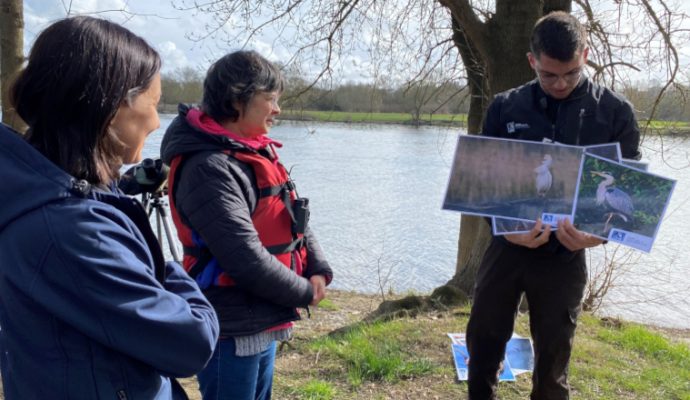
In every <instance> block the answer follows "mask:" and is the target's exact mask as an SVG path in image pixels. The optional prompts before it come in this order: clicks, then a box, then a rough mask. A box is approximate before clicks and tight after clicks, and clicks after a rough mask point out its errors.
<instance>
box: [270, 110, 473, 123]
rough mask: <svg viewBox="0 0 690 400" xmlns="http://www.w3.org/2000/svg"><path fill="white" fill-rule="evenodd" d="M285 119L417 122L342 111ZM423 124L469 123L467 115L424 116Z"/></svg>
mask: <svg viewBox="0 0 690 400" xmlns="http://www.w3.org/2000/svg"><path fill="white" fill-rule="evenodd" d="M281 117H282V118H284V119H293V118H294V119H301V120H310V121H312V120H313V121H320V122H366V123H384V124H385V123H389V124H413V123H414V122H415V121H414V120H413V118H412V115H411V114H409V113H366V112H341V111H308V110H283V111H282V113H281ZM420 122H421V123H422V124H433V125H452V126H463V125H464V124H465V123H466V122H467V115H465V114H434V115H432V116H429V114H423V115H421V116H420Z"/></svg>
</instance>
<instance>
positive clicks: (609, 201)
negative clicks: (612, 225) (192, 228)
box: [592, 171, 635, 231]
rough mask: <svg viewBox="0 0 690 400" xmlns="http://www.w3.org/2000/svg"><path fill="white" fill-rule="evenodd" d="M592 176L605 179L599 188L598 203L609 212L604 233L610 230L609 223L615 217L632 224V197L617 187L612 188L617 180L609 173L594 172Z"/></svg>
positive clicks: (633, 209)
mask: <svg viewBox="0 0 690 400" xmlns="http://www.w3.org/2000/svg"><path fill="white" fill-rule="evenodd" d="M592 175H596V176H600V177H602V178H604V180H603V181H601V182H600V183H599V186H597V197H596V203H597V205H598V206H603V207H605V208H606V210H607V211H608V212H607V213H606V214H604V216H607V219H606V222H605V223H604V231H607V230H608V226H609V222H611V219H612V218H613V217H614V216H618V217H620V218H621V219H622V220H623V221H624V222H630V221H632V218H633V211H635V208H634V206H633V201H632V198H631V197H630V195H628V194H627V193H625V192H624V191H622V190H621V189H619V188H617V187H611V186H612V185H613V184H614V182H615V181H616V179H615V178H614V177H613V176H612V175H611V174H610V173H608V172H603V171H602V172H599V171H592Z"/></svg>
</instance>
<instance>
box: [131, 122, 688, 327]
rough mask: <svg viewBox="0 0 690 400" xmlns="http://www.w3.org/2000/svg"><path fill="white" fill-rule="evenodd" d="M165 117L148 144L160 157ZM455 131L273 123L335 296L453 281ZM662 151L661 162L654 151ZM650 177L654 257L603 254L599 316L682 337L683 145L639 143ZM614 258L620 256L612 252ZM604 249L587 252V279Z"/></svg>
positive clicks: (422, 289) (149, 153)
mask: <svg viewBox="0 0 690 400" xmlns="http://www.w3.org/2000/svg"><path fill="white" fill-rule="evenodd" d="M171 118H172V116H171V115H162V116H161V128H160V129H159V130H158V131H156V132H154V133H153V134H152V135H151V137H150V138H149V139H148V141H147V144H146V147H145V149H144V157H157V156H158V153H159V148H160V140H161V138H162V135H163V132H164V129H165V128H166V127H167V125H168V124H169V123H170V121H171ZM458 134H461V132H460V130H459V129H450V128H439V127H420V128H414V127H407V126H400V125H373V124H372V125H364V124H344V123H304V122H290V121H282V122H281V123H280V124H279V125H277V126H275V127H274V128H273V130H272V131H271V136H272V137H273V138H275V139H277V140H279V141H281V142H282V143H283V144H284V147H283V148H282V149H280V150H279V154H280V157H281V160H282V161H283V163H284V164H285V166H286V167H287V168H288V169H289V170H291V175H292V177H293V179H294V180H295V182H296V184H297V189H298V192H299V194H300V195H301V196H303V197H308V198H309V199H310V207H311V220H310V224H311V227H312V229H313V230H314V231H315V233H316V235H317V237H318V239H319V241H320V243H321V246H322V247H323V249H324V251H325V252H326V254H327V256H328V259H329V261H330V263H331V266H332V268H333V270H334V273H335V279H334V281H333V283H332V287H334V288H338V289H345V290H354V291H360V292H367V293H376V292H381V291H383V292H384V293H387V292H389V291H394V292H396V293H406V292H415V293H428V292H430V291H431V290H432V289H433V288H435V287H437V286H439V285H442V284H443V283H445V282H447V281H448V280H449V279H450V278H451V277H452V276H453V273H454V271H455V259H456V256H457V239H458V233H459V228H460V227H459V222H460V214H459V213H456V212H452V211H444V210H441V204H442V200H443V196H444V194H445V188H446V184H447V181H448V176H449V173H450V167H451V163H452V157H453V152H454V150H455V143H456V140H457V135H458ZM662 146H663V150H664V151H663V152H662V151H660V149H661V148H662ZM642 151H643V159H644V160H645V161H649V163H650V172H653V173H657V174H660V175H663V176H666V177H668V178H672V179H676V180H678V184H677V185H676V189H675V192H674V195H673V198H672V201H671V204H670V206H669V208H668V211H667V216H666V220H665V221H664V223H663V224H662V226H661V229H660V230H659V233H658V236H657V240H656V242H655V245H654V248H653V249H652V252H651V254H644V253H641V252H638V251H627V250H626V248H624V247H620V248H618V249H617V247H616V246H612V245H607V246H606V247H605V249H606V255H607V256H608V257H611V256H615V258H614V262H616V263H620V264H621V265H622V266H621V267H619V268H618V270H625V273H624V274H622V275H621V276H618V277H617V278H616V280H615V281H614V282H613V285H611V286H612V289H611V292H610V294H609V295H608V297H607V302H606V303H605V304H604V305H603V306H602V311H601V312H602V313H605V314H607V315H612V316H620V317H623V318H626V319H630V320H635V321H640V322H645V323H654V324H657V325H662V326H670V327H678V328H690V306H689V305H688V304H689V303H688V300H686V297H687V293H688V292H689V291H690V266H689V265H688V264H689V262H688V261H689V260H690V248H689V247H690V246H688V245H687V242H688V238H689V237H690V226H689V225H688V221H690V205H688V199H690V191H689V189H688V187H689V186H690V185H689V184H690V166H688V165H689V164H690V158H689V157H688V154H689V152H690V144H689V143H687V142H685V141H683V140H682V139H674V138H666V139H664V141H661V140H659V139H656V138H646V139H645V141H644V144H643V148H642ZM616 249H617V250H616ZM602 257H603V253H602V251H596V252H593V253H592V260H591V261H590V265H591V266H592V268H591V270H592V271H593V272H594V271H596V270H597V269H598V266H599V265H601V259H602Z"/></svg>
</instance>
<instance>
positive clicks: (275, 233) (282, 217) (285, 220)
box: [168, 151, 307, 289]
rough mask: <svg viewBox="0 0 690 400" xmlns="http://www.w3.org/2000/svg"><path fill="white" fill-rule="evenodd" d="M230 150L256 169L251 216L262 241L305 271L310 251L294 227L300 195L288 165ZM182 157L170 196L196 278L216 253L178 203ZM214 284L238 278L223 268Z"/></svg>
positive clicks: (172, 168) (230, 154)
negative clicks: (201, 239) (201, 242)
mask: <svg viewBox="0 0 690 400" xmlns="http://www.w3.org/2000/svg"><path fill="white" fill-rule="evenodd" d="M226 153H227V154H228V157H233V158H234V159H236V160H237V161H239V162H241V163H244V164H247V165H249V166H251V167H252V169H253V170H254V175H255V177H256V185H257V188H258V195H259V196H258V198H257V203H256V206H255V208H254V210H253V211H252V214H251V217H252V222H253V224H254V228H255V229H256V231H257V233H258V235H259V240H261V244H262V245H263V246H264V247H265V248H266V249H267V250H268V252H269V253H271V254H272V255H274V256H275V257H276V258H277V259H278V260H279V261H280V262H281V263H283V264H284V265H285V266H286V267H288V268H290V269H293V270H294V271H295V273H297V274H298V275H302V271H303V270H304V268H305V267H306V262H307V252H306V247H305V246H304V245H303V237H304V235H303V234H302V233H296V232H295V230H294V222H295V220H294V214H293V209H292V205H293V203H294V201H295V199H296V193H295V187H294V184H293V182H292V180H290V177H289V175H288V173H287V171H286V170H285V167H284V166H283V165H282V164H281V163H279V162H277V161H274V160H271V159H269V158H268V157H265V156H263V155H261V154H259V153H257V152H254V151H227V152H226ZM182 161H183V158H182V156H177V157H175V158H174V159H173V161H172V163H171V165H170V174H169V181H168V185H169V190H168V196H169V199H170V204H171V205H172V207H171V214H172V218H173V222H174V223H175V226H176V227H177V234H178V237H179V239H180V241H181V242H182V245H183V246H184V250H185V251H184V258H183V260H182V265H183V267H184V268H185V270H186V271H187V272H189V273H190V275H192V277H194V278H196V276H197V275H199V274H200V273H201V272H202V271H203V270H204V269H205V268H207V267H208V266H209V262H210V261H211V260H212V259H213V256H212V255H211V254H210V252H209V250H208V248H206V247H205V246H203V245H201V246H200V245H199V244H198V241H195V240H194V238H195V236H196V237H198V235H196V234H195V233H194V231H193V229H192V228H191V227H189V226H187V225H186V224H185V223H184V222H182V219H181V218H180V215H179V213H178V212H177V208H176V207H175V200H174V193H175V183H176V182H175V180H176V176H177V169H178V167H179V166H180V164H181V163H182ZM197 264H198V265H197ZM213 264H217V263H213ZM213 284H214V285H217V286H231V285H234V282H233V280H232V278H231V277H230V276H229V275H228V274H227V273H226V272H220V274H218V276H217V278H216V279H215V280H214V282H213ZM202 289H203V288H202Z"/></svg>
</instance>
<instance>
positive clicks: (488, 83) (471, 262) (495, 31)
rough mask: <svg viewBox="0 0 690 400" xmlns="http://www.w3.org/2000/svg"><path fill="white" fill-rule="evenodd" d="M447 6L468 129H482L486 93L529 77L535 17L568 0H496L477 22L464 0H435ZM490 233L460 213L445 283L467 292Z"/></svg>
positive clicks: (560, 7)
mask: <svg viewBox="0 0 690 400" xmlns="http://www.w3.org/2000/svg"><path fill="white" fill-rule="evenodd" d="M439 3H441V4H442V5H443V6H445V7H446V8H448V9H449V10H450V11H451V15H452V18H453V27H454V35H453V40H454V42H455V46H456V47H457V48H458V51H459V53H460V56H461V57H462V60H463V64H464V65H465V68H466V71H467V78H468V85H469V88H470V95H471V96H472V97H471V101H470V110H469V114H468V117H467V120H468V121H467V126H468V133H470V134H476V133H479V132H480V130H481V121H482V118H483V115H484V113H485V111H486V108H487V107H488V104H489V99H491V98H492V97H493V95H494V94H495V93H498V92H501V91H504V90H507V89H510V88H513V87H516V86H519V85H521V84H523V83H525V82H527V81H529V80H531V79H533V78H534V72H533V71H532V69H531V68H530V67H529V63H528V62H527V52H528V51H529V40H530V36H531V34H532V28H533V27H534V23H535V22H537V19H539V18H540V17H541V16H542V15H544V13H546V12H550V11H553V10H564V11H568V12H569V11H570V9H571V3H572V1H571V0H546V1H543V0H541V1H540V0H529V1H527V0H525V1H511V0H496V13H495V14H493V16H491V17H490V18H489V19H488V20H486V21H485V22H482V21H480V20H479V18H478V17H477V16H476V14H474V12H473V10H472V7H471V4H470V2H469V1H468V0H439ZM490 238H491V234H490V229H489V225H488V224H487V223H486V222H485V220H484V218H480V217H474V216H466V215H463V216H462V217H461V221H460V237H459V239H458V257H457V262H456V266H455V275H454V276H453V278H452V279H451V280H450V281H449V282H448V283H447V284H446V285H450V286H454V287H457V288H459V289H460V290H462V291H463V292H464V293H466V294H467V295H469V296H471V295H472V292H473V290H474V282H475V279H476V275H477V270H478V269H479V265H480V263H481V260H482V257H483V254H484V251H486V247H487V246H488V243H489V240H490Z"/></svg>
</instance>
